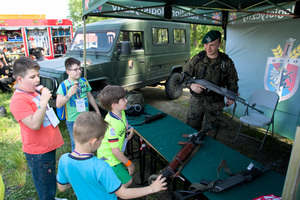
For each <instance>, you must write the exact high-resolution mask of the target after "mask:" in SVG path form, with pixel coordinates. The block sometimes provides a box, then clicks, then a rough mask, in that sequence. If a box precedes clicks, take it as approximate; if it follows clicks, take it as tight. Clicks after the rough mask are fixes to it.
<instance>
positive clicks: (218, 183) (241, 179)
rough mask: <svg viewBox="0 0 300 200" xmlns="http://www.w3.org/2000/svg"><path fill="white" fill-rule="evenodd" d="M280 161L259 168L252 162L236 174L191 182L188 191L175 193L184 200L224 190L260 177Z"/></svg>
mask: <svg viewBox="0 0 300 200" xmlns="http://www.w3.org/2000/svg"><path fill="white" fill-rule="evenodd" d="M222 162H223V161H222ZM280 162H281V161H280V160H279V161H276V162H275V163H272V164H270V165H268V166H266V167H264V168H262V169H260V168H258V167H257V166H255V165H254V164H253V163H250V164H249V166H248V167H247V169H245V170H243V171H241V172H239V173H237V174H235V175H232V176H231V177H229V178H225V179H217V180H214V181H207V180H201V181H200V183H193V184H191V186H190V187H189V190H188V191H185V190H179V191H174V192H173V194H174V195H175V196H176V197H177V198H178V199H180V200H184V199H187V198H190V197H193V196H196V195H198V194H201V193H204V192H206V191H211V192H222V191H223V190H226V189H228V188H231V187H234V186H236V185H238V184H241V183H246V182H249V181H251V180H253V179H254V178H257V177H259V176H260V175H262V174H263V173H265V172H267V171H269V170H270V168H271V167H276V166H278V164H279V163H280ZM229 171H230V170H229Z"/></svg>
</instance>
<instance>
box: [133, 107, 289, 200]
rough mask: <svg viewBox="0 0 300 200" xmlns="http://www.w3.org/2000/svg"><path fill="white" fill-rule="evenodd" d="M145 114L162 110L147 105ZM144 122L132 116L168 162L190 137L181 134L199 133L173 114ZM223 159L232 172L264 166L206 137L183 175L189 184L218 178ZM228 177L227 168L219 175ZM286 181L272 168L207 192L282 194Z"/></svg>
mask: <svg viewBox="0 0 300 200" xmlns="http://www.w3.org/2000/svg"><path fill="white" fill-rule="evenodd" d="M145 113H146V114H149V115H155V114H157V113H161V111H159V110H157V109H155V108H153V107H151V106H149V105H146V106H145ZM141 122H143V117H141V116H140V117H134V118H129V124H130V125H133V127H134V128H135V129H136V133H137V135H138V136H139V137H141V138H142V139H143V140H144V141H145V142H146V143H147V144H148V145H150V146H151V148H153V149H154V150H155V151H156V152H157V153H158V154H160V155H161V156H162V157H163V158H165V159H166V160H167V161H168V162H170V161H171V160H172V159H173V157H174V156H175V155H176V153H177V152H178V151H179V150H180V149H181V148H182V146H180V145H178V144H177V143H178V141H183V140H187V139H184V138H182V134H191V133H195V132H196V130H195V129H193V128H191V127H190V126H188V125H186V124H185V123H183V122H181V121H179V120H178V119H176V118H174V117H172V116H170V115H167V116H165V117H164V118H162V119H159V120H156V121H153V122H151V123H149V124H142V125H137V124H140V123H141ZM135 125H137V126H135ZM222 159H225V160H226V161H227V164H228V167H229V168H230V170H231V172H232V173H237V172H239V171H241V170H245V169H246V168H247V166H248V165H249V164H250V163H251V162H252V163H253V164H255V165H257V166H258V167H263V165H261V164H260V163H257V162H256V161H254V160H252V159H250V158H248V157H246V156H244V155H242V154H241V153H239V152H237V151H235V150H234V149H231V148H230V147H227V146H226V145H224V144H222V143H220V142H218V141H216V140H214V139H212V138H210V137H208V136H206V137H205V138H204V143H203V145H202V147H201V149H200V150H199V151H198V153H197V154H196V155H195V156H194V157H193V158H192V159H191V160H190V161H189V162H188V163H187V164H186V165H185V166H184V168H183V170H182V171H181V175H182V176H183V177H184V178H186V179H187V180H188V181H189V182H190V183H199V182H200V180H201V179H205V180H211V181H212V180H215V179H216V177H217V167H218V165H219V164H220V162H221V160H222ZM228 177H229V176H228V175H227V174H226V173H225V172H224V170H221V171H220V177H219V178H221V179H222V178H228ZM284 180H285V177H284V176H282V175H280V174H278V173H276V172H274V171H272V170H270V171H268V172H266V173H264V174H263V175H261V176H260V177H258V178H256V179H254V180H252V181H250V182H248V183H243V184H240V185H237V186H235V187H232V188H229V189H227V190H225V191H222V192H219V193H213V192H210V191H207V192H205V193H204V195H205V196H206V197H207V198H209V199H212V200H217V199H222V200H248V199H249V200H250V199H254V198H256V197H259V196H262V195H269V194H274V195H276V196H281V194H282V190H283V185H284Z"/></svg>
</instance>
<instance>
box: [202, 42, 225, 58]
mask: <svg viewBox="0 0 300 200" xmlns="http://www.w3.org/2000/svg"><path fill="white" fill-rule="evenodd" d="M221 45H222V42H220V39H217V40H215V41H212V42H209V43H206V44H204V49H205V51H206V55H207V57H209V58H216V57H217V56H218V52H219V50H218V49H219V48H220V47H221Z"/></svg>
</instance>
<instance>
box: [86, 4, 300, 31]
mask: <svg viewBox="0 0 300 200" xmlns="http://www.w3.org/2000/svg"><path fill="white" fill-rule="evenodd" d="M297 1H298V0H202V1H199V0H189V1H186V0H163V1H159V0H130V1H127V0H99V1H88V0H83V1H82V2H83V15H84V16H103V17H118V18H136V19H152V20H166V21H174V22H186V23H194V24H206V25H223V26H224V27H225V26H226V24H227V23H230V22H232V21H235V20H239V19H241V18H242V17H243V16H245V14H246V15H252V14H254V13H265V14H273V15H281V16H286V17H297V16H298V15H299V6H297V7H296V9H295V10H294V11H290V10H287V9H286V7H287V6H288V5H290V4H295V3H296V2H297ZM276 8H278V9H281V10H285V12H284V13H274V12H273V13H272V12H269V11H270V10H274V9H276ZM229 12H235V13H237V16H236V17H235V18H232V19H229V17H228V16H229V15H228V14H229Z"/></svg>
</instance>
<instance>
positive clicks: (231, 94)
mask: <svg viewBox="0 0 300 200" xmlns="http://www.w3.org/2000/svg"><path fill="white" fill-rule="evenodd" d="M185 75H186V74H185V73H184V74H183V77H182V79H181V80H183V79H184V77H185ZM184 83H196V84H199V85H202V86H203V87H205V88H206V89H207V90H208V92H209V91H210V90H211V91H213V92H215V93H218V94H220V95H222V96H224V97H227V98H228V99H230V100H233V101H238V102H240V103H242V104H244V105H245V106H248V107H249V108H251V109H253V110H256V111H257V112H259V113H261V114H264V112H263V111H261V110H259V109H257V108H255V104H252V105H250V104H249V103H248V102H246V100H245V99H243V98H241V97H239V96H238V94H236V93H234V92H232V91H230V90H228V89H227V88H223V87H219V86H217V85H215V84H213V83H211V82H209V81H207V80H204V79H201V80H198V79H194V78H190V79H189V80H188V81H186V82H184ZM228 106H229V105H228V104H227V103H226V107H228Z"/></svg>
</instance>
